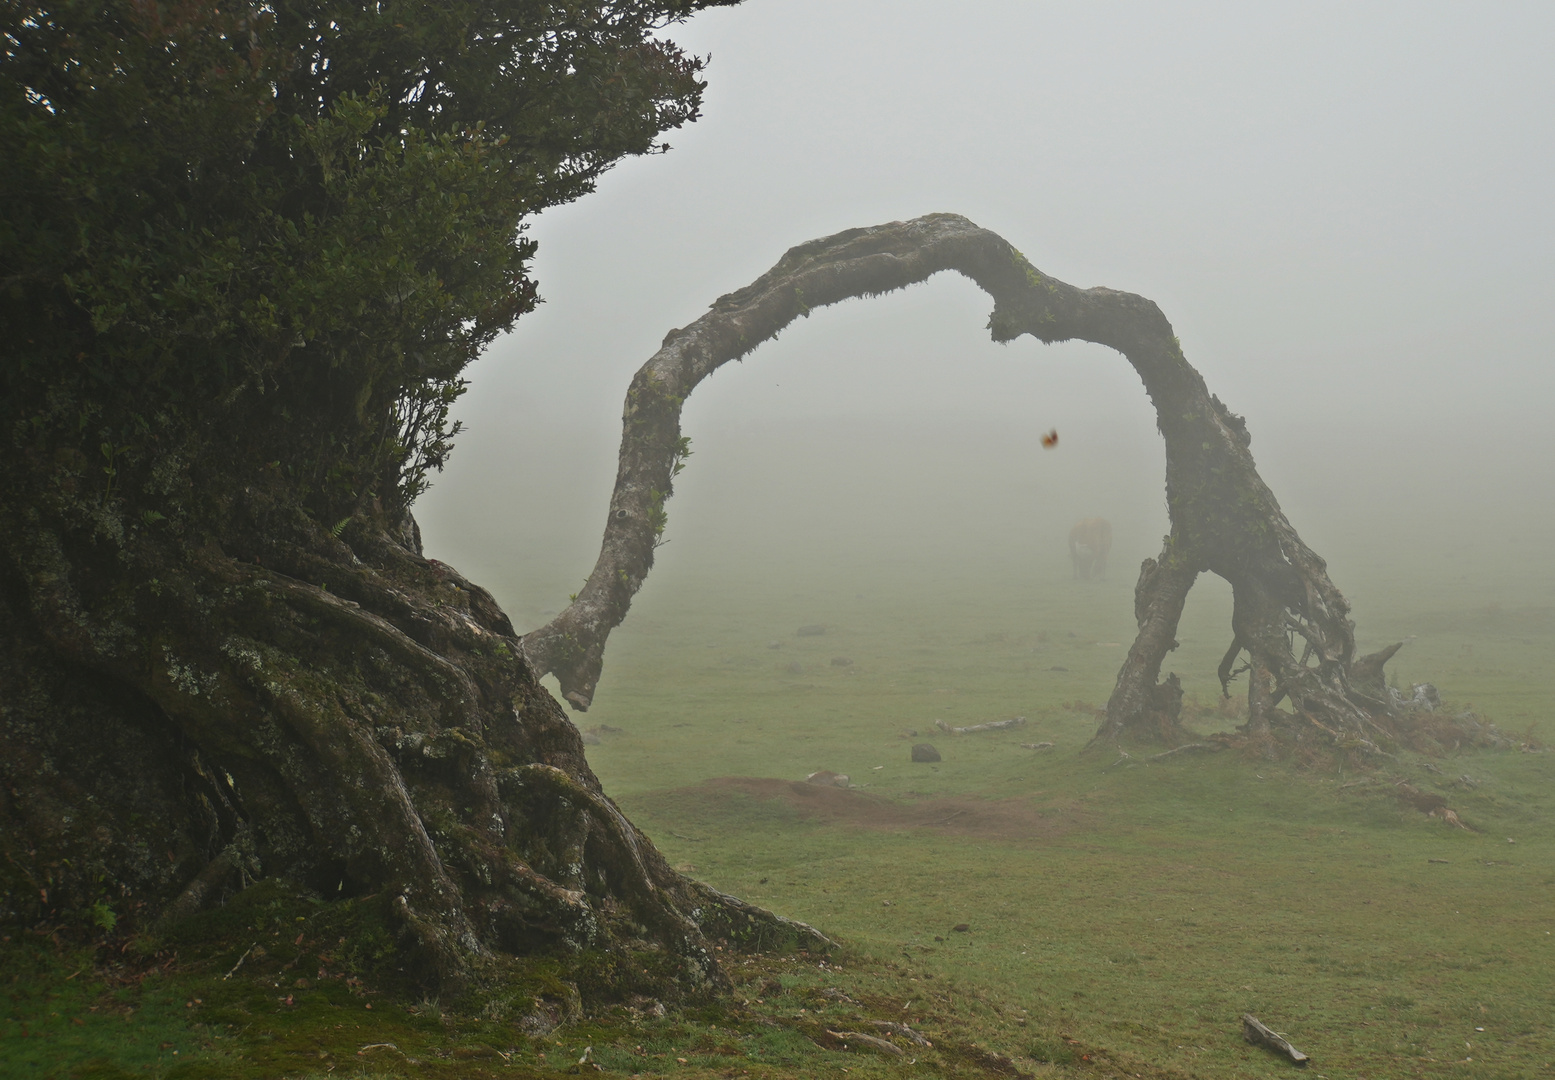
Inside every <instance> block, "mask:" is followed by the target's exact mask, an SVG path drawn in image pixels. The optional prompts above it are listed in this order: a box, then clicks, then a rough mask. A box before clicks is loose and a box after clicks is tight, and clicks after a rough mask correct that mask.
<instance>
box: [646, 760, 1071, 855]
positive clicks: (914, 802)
mask: <svg viewBox="0 0 1555 1080" xmlns="http://www.w3.org/2000/svg"><path fill="white" fill-rule="evenodd" d="M646 801H648V802H650V803H656V804H658V805H657V806H655V807H654V809H661V808H662V809H669V807H670V806H671V805H673V806H674V807H675V808H676V809H677V810H678V811H679V812H681V813H685V812H687V811H692V812H693V813H695V815H696V816H697V817H698V818H701V819H702V820H710V819H715V818H720V817H744V816H748V815H749V814H750V812H751V811H752V810H754V809H756V808H757V805H759V804H768V805H770V806H772V807H773V809H777V810H779V811H780V812H781V813H782V814H783V816H785V817H786V816H790V815H792V816H796V817H799V818H802V819H803V820H805V821H809V822H814V823H817V824H823V825H844V826H848V827H850V828H858V829H877V830H883V831H892V832H899V831H906V830H924V831H927V832H935V833H942V834H946V835H957V836H976V837H979V838H981V839H988V840H1050V839H1053V838H1055V837H1058V836H1062V835H1064V834H1065V833H1068V832H1072V831H1073V830H1074V829H1076V828H1081V827H1083V826H1084V825H1085V824H1086V823H1087V819H1088V815H1087V814H1086V813H1085V812H1084V811H1083V810H1081V809H1080V808H1079V807H1078V806H1076V805H1075V804H1073V803H1070V802H1063V803H1048V804H1038V803H1037V802H1036V801H1034V799H1033V797H1031V796H1015V797H1013V798H1007V799H978V798H972V797H968V796H951V797H948V798H939V799H911V800H904V801H897V800H894V799H887V798H884V797H882V796H880V795H872V794H870V793H869V792H865V791H857V790H846V789H843V788H836V787H824V786H822V785H819V784H807V783H804V782H803V781H799V780H778V779H773V778H770V777H761V776H720V777H717V778H715V779H712V780H704V781H703V782H702V783H700V784H698V785H696V786H694V787H687V788H678V789H676V790H674V791H663V792H656V793H654V794H653V795H649V796H647V797H646Z"/></svg>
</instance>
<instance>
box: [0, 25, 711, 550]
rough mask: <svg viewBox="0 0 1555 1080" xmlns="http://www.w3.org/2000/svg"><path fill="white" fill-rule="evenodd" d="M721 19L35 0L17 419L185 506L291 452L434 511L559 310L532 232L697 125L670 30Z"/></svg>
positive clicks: (51, 454)
mask: <svg viewBox="0 0 1555 1080" xmlns="http://www.w3.org/2000/svg"><path fill="white" fill-rule="evenodd" d="M704 6H707V3H706V2H704V0H660V2H648V3H644V2H616V3H606V4H584V3H577V2H570V0H564V2H559V3H453V4H443V3H439V4H422V3H414V2H408V3H407V2H390V3H383V4H352V3H306V4H287V5H281V6H280V7H279V8H275V7H271V6H269V5H257V4H253V5H250V4H244V3H237V4H233V5H231V6H223V7H221V8H219V9H218V8H215V7H214V6H211V5H205V4H195V3H187V4H176V3H175V4H166V5H159V4H157V3H154V2H132V0H105V2H95V3H94V2H86V3H52V2H44V3H36V4H32V3H25V2H23V3H9V4H7V5H6V6H5V7H4V8H3V10H0V33H3V35H4V55H3V64H0V146H3V147H4V151H5V152H4V153H3V154H0V207H3V210H0V213H3V215H4V216H3V218H0V320H3V325H4V327H5V338H4V341H5V344H4V351H5V361H4V366H3V369H0V380H3V382H0V397H3V400H4V405H3V412H0V419H3V420H4V422H5V425H6V431H7V432H8V434H9V435H10V436H11V437H12V438H13V439H14V440H15V441H16V444H17V446H18V448H19V449H22V450H23V451H31V452H32V453H33V454H34V455H35V456H34V458H33V461H32V464H33V465H34V466H35V467H37V466H42V467H46V468H49V469H50V470H51V471H52V472H53V474H54V477H55V480H56V482H57V484H59V485H61V486H64V487H66V488H68V489H69V490H70V491H71V492H72V493H74V494H77V495H81V496H88V497H93V498H95V499H96V500H98V501H100V502H101V503H102V504H104V505H105V506H107V505H113V504H117V503H118V502H119V501H121V500H122V501H125V502H128V503H131V504H140V505H141V507H142V509H141V510H139V511H137V513H138V514H141V513H144V514H156V515H159V516H158V517H157V518H155V519H154V520H156V521H162V520H165V519H167V518H177V517H179V516H181V513H188V512H189V511H191V510H192V509H194V507H193V506H192V505H191V502H190V497H191V496H192V497H193V501H194V502H196V503H200V502H203V501H205V500H203V499H202V498H201V497H200V495H199V494H198V492H199V490H200V488H201V486H202V485H204V484H208V483H210V482H211V480H212V478H213V475H214V474H218V473H220V474H228V475H237V476H240V477H244V478H248V477H250V476H252V475H254V474H256V473H259V472H261V471H262V470H263V469H264V468H265V466H267V465H269V466H270V469H271V470H272V471H273V472H275V473H277V474H279V476H280V477H281V478H283V479H284V481H285V483H286V485H287V486H288V487H291V488H293V489H295V490H296V491H297V492H298V493H300V494H301V495H302V496H303V497H304V498H305V500H306V502H307V504H308V506H309V508H310V510H312V511H313V512H314V513H316V514H320V515H324V516H328V515H331V514H332V515H333V516H332V517H329V518H328V520H330V521H334V520H336V519H337V518H339V517H340V516H341V515H342V514H343V513H349V512H350V511H351V510H353V509H356V508H358V507H360V506H361V505H363V504H364V503H367V502H370V501H371V500H372V499H374V498H376V499H378V500H380V501H381V502H382V503H384V504H386V505H391V506H392V505H394V504H399V505H404V504H407V503H408V502H409V501H411V500H412V499H414V497H415V495H416V494H417V493H418V492H419V491H420V490H421V489H422V488H423V487H424V485H425V483H426V472H427V470H429V469H436V468H438V467H440V466H441V465H442V463H443V461H444V460H445V458H446V457H447V454H448V451H449V448H450V445H449V440H450V437H451V436H452V435H453V434H454V432H455V430H456V425H450V423H449V421H448V409H449V406H450V405H451V404H452V402H453V401H454V400H455V398H457V397H458V395H459V394H460V392H461V391H462V390H463V385H464V384H463V383H462V381H461V380H460V372H461V371H462V370H463V368H464V366H465V365H466V364H468V363H469V362H470V361H471V360H472V359H473V358H474V357H475V356H476V355H477V354H478V353H479V351H480V350H481V349H482V348H483V347H484V346H485V345H486V344H487V343H489V342H490V341H491V340H492V338H493V337H494V336H496V335H497V334H500V333H502V332H503V331H505V330H507V329H508V328H510V327H511V326H512V324H513V322H514V320H515V319H516V318H518V317H519V316H520V315H522V314H523V313H525V312H527V311H529V310H531V309H532V308H533V306H534V304H535V303H536V299H537V297H536V292H535V284H534V282H533V281H532V280H531V278H530V277H529V264H530V259H531V257H532V255H533V253H534V245H533V243H532V242H531V241H529V240H527V239H526V238H525V237H524V236H523V235H522V234H523V228H524V226H523V220H524V218H525V217H526V216H527V215H529V214H532V213H534V212H536V211H538V210H540V209H542V208H544V207H546V206H551V205H556V204H558V203H562V202H567V201H570V200H572V199H575V198H577V197H578V196H579V195H582V194H584V193H586V192H587V191H589V190H590V189H591V188H592V186H593V184H594V182H595V180H596V179H597V178H598V176H599V175H600V173H601V172H603V171H604V170H605V169H607V168H609V166H610V165H611V164H613V163H614V162H615V161H617V160H619V159H620V158H621V157H623V156H625V155H631V154H642V153H649V152H653V151H655V150H658V149H662V148H665V147H663V146H662V144H659V143H657V142H656V140H657V139H658V137H659V136H660V134H661V133H662V132H663V131H664V130H665V129H667V128H674V127H678V126H680V125H681V124H683V123H685V122H687V121H689V120H692V119H694V118H695V117H696V115H697V109H698V106H699V102H700V95H701V90H702V87H703V85H704V84H703V83H702V82H701V81H700V80H699V78H698V73H699V71H700V68H701V61H699V60H698V59H696V58H694V57H688V56H686V55H684V54H683V53H681V52H680V51H679V50H678V49H677V48H676V47H675V46H674V45H673V44H671V43H668V42H665V41H662V40H659V39H657V38H655V37H654V32H655V31H656V30H657V29H659V28H661V27H662V26H664V25H665V24H666V23H668V22H671V21H673V20H674V19H675V18H677V17H679V16H683V15H685V14H687V13H689V12H691V11H693V10H695V9H697V8H700V7H704ZM204 509H206V510H209V509H212V507H210V506H205V507H204ZM145 520H146V522H147V523H148V524H149V523H150V522H151V521H152V520H153V519H151V518H149V517H148V518H146V519H145Z"/></svg>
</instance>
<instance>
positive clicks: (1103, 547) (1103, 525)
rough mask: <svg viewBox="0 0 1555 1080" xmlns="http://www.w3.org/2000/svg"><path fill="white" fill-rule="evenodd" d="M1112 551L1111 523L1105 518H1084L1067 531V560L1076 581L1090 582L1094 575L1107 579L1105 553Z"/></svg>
mask: <svg viewBox="0 0 1555 1080" xmlns="http://www.w3.org/2000/svg"><path fill="white" fill-rule="evenodd" d="M1111 550H1112V523H1111V522H1109V521H1108V520H1107V519H1106V518H1099V517H1093V518H1086V519H1085V520H1084V521H1079V522H1076V523H1075V527H1074V528H1072V529H1070V530H1069V558H1070V559H1071V560H1073V562H1074V576H1075V579H1076V580H1084V581H1089V580H1091V575H1092V574H1093V573H1094V574H1095V575H1096V577H1097V578H1098V579H1100V580H1103V581H1105V580H1106V578H1107V552H1109V551H1111Z"/></svg>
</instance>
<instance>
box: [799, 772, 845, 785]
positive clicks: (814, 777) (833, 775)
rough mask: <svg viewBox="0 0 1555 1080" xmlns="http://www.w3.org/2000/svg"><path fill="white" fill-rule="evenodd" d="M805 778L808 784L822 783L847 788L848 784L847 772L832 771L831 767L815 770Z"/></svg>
mask: <svg viewBox="0 0 1555 1080" xmlns="http://www.w3.org/2000/svg"><path fill="white" fill-rule="evenodd" d="M804 779H805V783H807V784H820V785H821V786H822V787H840V788H845V787H847V786H848V774H847V773H837V772H832V771H831V770H830V769H821V770H820V771H819V772H813V773H811V774H810V775H809V776H807V777H805V778H804Z"/></svg>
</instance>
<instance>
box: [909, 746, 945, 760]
mask: <svg viewBox="0 0 1555 1080" xmlns="http://www.w3.org/2000/svg"><path fill="white" fill-rule="evenodd" d="M912 759H913V760H914V761H939V760H941V759H940V756H939V751H938V750H936V749H934V746H933V744H932V743H926V742H921V743H917V744H915V745H914V746H913V748H912Z"/></svg>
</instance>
